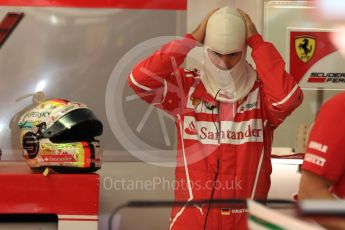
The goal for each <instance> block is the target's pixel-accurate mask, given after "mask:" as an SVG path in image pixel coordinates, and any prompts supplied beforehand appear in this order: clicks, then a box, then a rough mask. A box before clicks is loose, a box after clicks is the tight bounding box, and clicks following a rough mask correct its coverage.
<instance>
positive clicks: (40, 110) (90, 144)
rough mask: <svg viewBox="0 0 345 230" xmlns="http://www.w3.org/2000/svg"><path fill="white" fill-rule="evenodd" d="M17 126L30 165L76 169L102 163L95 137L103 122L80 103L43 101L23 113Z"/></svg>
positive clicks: (79, 169)
mask: <svg viewBox="0 0 345 230" xmlns="http://www.w3.org/2000/svg"><path fill="white" fill-rule="evenodd" d="M18 126H19V128H20V141H21V146H22V149H23V156H24V159H25V161H26V162H27V163H28V165H29V166H30V167H31V168H32V169H45V168H46V167H50V168H52V169H54V170H55V171H58V172H78V173H79V172H93V171H96V170H98V169H99V168H100V167H101V155H102V150H101V147H100V145H99V141H98V140H96V139H95V137H96V136H100V135H101V134H102V131H103V125H102V123H101V122H100V121H99V120H98V119H97V117H96V116H95V115H94V113H93V112H92V111H91V110H90V109H88V108H87V106H86V105H84V104H82V103H78V102H71V101H68V100H64V99H51V100H46V101H43V102H41V103H39V104H38V105H37V106H35V107H34V108H33V109H30V110H29V111H27V112H26V113H24V114H23V115H22V117H21V118H20V120H19V122H18Z"/></svg>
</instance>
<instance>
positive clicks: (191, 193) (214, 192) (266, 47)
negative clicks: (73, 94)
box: [128, 35, 303, 230]
mask: <svg viewBox="0 0 345 230" xmlns="http://www.w3.org/2000/svg"><path fill="white" fill-rule="evenodd" d="M247 44H248V45H249V46H250V47H251V48H252V57H253V60H254V62H255V64H256V68H257V74H258V78H257V80H256V82H255V84H254V86H253V88H252V89H251V91H250V92H249V93H248V95H247V96H246V97H245V98H243V99H242V100H240V101H238V102H237V103H224V102H218V101H216V100H215V99H214V98H213V97H212V96H211V95H210V94H208V93H207V92H206V89H205V87H204V85H203V83H202V81H201V80H200V76H199V73H198V72H197V71H188V70H185V69H183V68H179V67H180V65H182V63H183V62H184V60H185V58H186V56H187V54H188V52H189V51H190V50H191V49H192V48H194V47H195V46H196V41H195V40H194V38H193V37H192V36H191V35H186V36H185V37H184V38H183V39H180V40H174V41H172V42H170V43H168V44H166V45H164V46H162V47H161V48H160V49H159V50H157V51H156V52H154V53H153V54H152V55H151V56H149V57H148V58H146V59H145V60H143V61H142V62H140V63H139V64H137V65H136V66H135V67H134V69H133V71H132V72H131V73H130V75H129V77H128V83H129V85H130V87H132V88H133V89H134V91H135V92H136V93H137V94H138V95H139V96H140V97H141V98H142V99H143V100H144V101H146V102H148V103H150V104H154V105H155V106H156V107H158V108H160V109H162V110H164V111H166V112H168V113H169V114H171V115H172V116H174V118H175V123H176V128H177V138H178V146H177V166H176V169H175V176H176V186H175V199H176V200H179V201H187V202H188V201H192V200H203V199H246V198H256V199H266V198H267V194H268V190H269V188H270V174H271V171H272V167H271V160H270V154H271V145H272V136H273V130H274V129H275V128H276V127H277V126H278V125H279V124H280V123H281V122H282V121H283V120H284V119H285V118H286V117H287V116H288V115H289V114H290V113H291V112H292V111H293V110H294V109H295V108H297V107H298V106H299V105H300V104H301V102H302V99H303V94H302V91H301V89H300V88H299V86H298V85H297V84H296V82H295V80H294V79H293V77H292V76H290V75H289V74H288V73H286V72H285V70H284V68H285V63H284V61H283V59H282V58H281V56H280V54H279V53H278V51H277V50H276V49H275V48H274V46H273V45H272V44H271V43H268V42H264V41H263V39H262V37H261V36H260V35H254V36H252V37H251V38H249V39H248V40H247ZM229 206H230V205H229ZM246 218H247V215H246V209H245V208H236V207H235V208H234V207H229V208H219V207H215V206H209V205H201V206H182V207H174V208H173V209H172V212H171V218H170V229H181V230H183V229H188V230H192V229H247V220H246Z"/></svg>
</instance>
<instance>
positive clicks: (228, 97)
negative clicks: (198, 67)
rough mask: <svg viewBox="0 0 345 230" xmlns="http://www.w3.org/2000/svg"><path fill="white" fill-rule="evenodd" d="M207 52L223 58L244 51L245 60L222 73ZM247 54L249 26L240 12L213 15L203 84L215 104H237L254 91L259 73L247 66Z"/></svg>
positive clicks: (207, 42)
mask: <svg viewBox="0 0 345 230" xmlns="http://www.w3.org/2000/svg"><path fill="white" fill-rule="evenodd" d="M207 49H210V50H211V51H214V52H217V53H220V54H230V53H234V52H239V51H242V57H241V59H240V61H239V62H238V63H237V64H236V65H235V66H234V67H233V68H231V69H230V70H222V69H219V68H218V67H217V66H216V65H214V64H213V63H212V61H211V60H210V58H209V55H208V52H207ZM246 51H247V46H246V26H245V24H244V21H243V19H242V17H241V15H240V14H239V13H238V12H237V10H235V9H233V8H230V7H223V8H221V9H219V10H217V11H216V12H215V13H213V14H212V16H211V17H210V18H209V20H208V23H207V28H206V35H205V41H204V63H203V67H202V71H201V80H202V82H203V84H204V86H205V88H206V90H207V92H208V93H210V94H211V95H212V96H213V97H215V98H216V100H218V101H223V102H231V103H233V102H236V101H238V100H239V99H242V98H243V97H245V96H246V95H247V94H248V93H249V91H250V90H251V88H252V87H253V85H254V82H255V80H256V72H255V70H254V69H253V68H252V67H251V66H250V65H248V64H247V62H246Z"/></svg>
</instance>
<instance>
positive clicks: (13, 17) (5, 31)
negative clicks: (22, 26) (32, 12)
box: [0, 12, 24, 48]
mask: <svg viewBox="0 0 345 230" xmlns="http://www.w3.org/2000/svg"><path fill="white" fill-rule="evenodd" d="M23 16H24V13H14V12H12V13H11V12H10V13H7V14H6V16H5V18H3V19H2V21H0V48H1V46H2V45H3V44H4V42H5V41H6V39H7V38H8V37H9V36H10V34H11V33H12V31H13V30H14V28H15V27H16V26H17V25H18V23H19V22H20V20H21V19H22V18H23Z"/></svg>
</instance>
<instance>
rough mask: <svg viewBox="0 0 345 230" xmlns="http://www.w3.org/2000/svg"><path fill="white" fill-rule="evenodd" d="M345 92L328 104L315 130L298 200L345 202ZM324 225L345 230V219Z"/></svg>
mask: <svg viewBox="0 0 345 230" xmlns="http://www.w3.org/2000/svg"><path fill="white" fill-rule="evenodd" d="M344 114H345V93H341V94H338V95H336V96H335V97H333V98H332V99H330V100H329V101H328V102H326V103H325V104H324V105H323V106H322V107H321V109H320V112H319V114H318V116H317V118H316V121H315V123H314V125H313V128H312V130H311V133H310V136H309V139H308V143H307V149H306V153H305V157H304V162H303V165H302V177H301V182H300V189H299V194H298V198H299V199H300V200H303V199H345V153H344V149H345V136H344V130H345V119H344V118H343V116H344ZM320 223H321V224H322V225H324V226H326V227H328V228H333V227H335V229H345V220H342V221H341V220H328V221H327V220H323V221H321V222H320Z"/></svg>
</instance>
